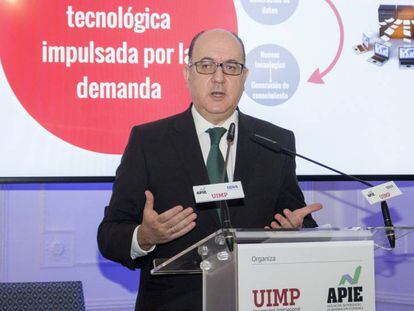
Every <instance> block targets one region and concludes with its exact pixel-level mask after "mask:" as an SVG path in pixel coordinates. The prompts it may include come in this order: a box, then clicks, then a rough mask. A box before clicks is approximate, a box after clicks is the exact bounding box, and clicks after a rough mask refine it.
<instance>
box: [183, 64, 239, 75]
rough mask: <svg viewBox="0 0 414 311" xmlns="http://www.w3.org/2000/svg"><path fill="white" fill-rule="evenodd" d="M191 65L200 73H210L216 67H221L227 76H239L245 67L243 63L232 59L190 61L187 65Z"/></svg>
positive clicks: (213, 71)
mask: <svg viewBox="0 0 414 311" xmlns="http://www.w3.org/2000/svg"><path fill="white" fill-rule="evenodd" d="M193 65H194V66H195V67H196V70H197V72H198V73H200V74H202V75H211V74H213V73H215V72H216V71H217V68H218V67H221V69H222V70H223V73H224V74H226V75H229V76H239V75H241V73H242V72H243V69H244V68H245V66H244V65H243V64H240V63H237V62H233V61H228V62H223V63H216V62H213V61H211V60H201V61H198V62H195V63H190V64H189V67H192V66H193Z"/></svg>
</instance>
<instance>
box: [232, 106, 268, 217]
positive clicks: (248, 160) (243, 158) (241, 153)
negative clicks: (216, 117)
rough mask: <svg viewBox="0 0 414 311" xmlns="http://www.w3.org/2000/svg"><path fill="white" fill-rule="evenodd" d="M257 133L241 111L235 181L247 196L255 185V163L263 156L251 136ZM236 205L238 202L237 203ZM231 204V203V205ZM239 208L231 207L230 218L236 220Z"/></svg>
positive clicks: (253, 125)
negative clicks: (239, 183) (252, 185)
mask: <svg viewBox="0 0 414 311" xmlns="http://www.w3.org/2000/svg"><path fill="white" fill-rule="evenodd" d="M255 131H256V127H255V124H254V123H253V122H251V120H250V119H249V118H248V117H247V116H246V115H244V114H243V113H241V112H240V111H239V126H238V138H237V154H236V165H235V169H234V181H241V183H242V186H243V190H244V192H245V195H248V192H249V188H250V184H254V183H255V174H256V173H257V172H255V168H254V166H255V163H257V159H258V157H259V156H260V154H261V150H260V148H259V147H258V145H257V144H255V143H254V142H253V141H252V140H251V139H250V135H251V134H252V133H254V132H255ZM235 203H236V202H235ZM230 204H231V203H230ZM237 210H238V207H237V206H234V207H233V208H232V207H230V217H231V218H232V219H234V218H235V216H236V214H237Z"/></svg>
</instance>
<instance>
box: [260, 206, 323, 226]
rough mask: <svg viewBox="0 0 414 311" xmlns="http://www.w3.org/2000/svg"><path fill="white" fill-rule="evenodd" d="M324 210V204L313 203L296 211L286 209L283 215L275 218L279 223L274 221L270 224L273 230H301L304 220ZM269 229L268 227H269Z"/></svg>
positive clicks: (276, 215) (277, 215)
mask: <svg viewBox="0 0 414 311" xmlns="http://www.w3.org/2000/svg"><path fill="white" fill-rule="evenodd" d="M321 208H322V204H320V203H313V204H310V205H306V206H305V207H302V208H298V209H296V210H294V211H291V210H289V209H287V208H286V209H284V210H283V214H284V215H280V214H275V216H274V218H275V219H276V220H277V221H272V222H271V223H270V227H271V228H273V229H278V228H301V227H302V224H303V219H304V218H305V217H306V216H307V215H309V214H311V213H313V212H316V211H319V210H320V209H321ZM267 228H268V227H267Z"/></svg>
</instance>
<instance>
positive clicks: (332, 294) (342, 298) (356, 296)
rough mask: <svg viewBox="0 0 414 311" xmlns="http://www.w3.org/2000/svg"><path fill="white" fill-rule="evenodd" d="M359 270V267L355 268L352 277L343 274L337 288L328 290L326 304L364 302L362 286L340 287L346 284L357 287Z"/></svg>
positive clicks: (360, 268)
mask: <svg viewBox="0 0 414 311" xmlns="http://www.w3.org/2000/svg"><path fill="white" fill-rule="evenodd" d="M361 270H362V267H361V266H358V267H356V268H355V271H354V276H353V277H351V276H350V275H349V274H344V275H343V276H342V277H341V279H340V281H339V286H338V287H331V288H329V291H328V299H327V303H328V304H332V303H344V302H362V301H363V300H364V297H363V296H362V292H363V287H362V286H348V287H345V286H341V285H346V283H348V284H349V285H357V284H358V282H359V278H360V275H361Z"/></svg>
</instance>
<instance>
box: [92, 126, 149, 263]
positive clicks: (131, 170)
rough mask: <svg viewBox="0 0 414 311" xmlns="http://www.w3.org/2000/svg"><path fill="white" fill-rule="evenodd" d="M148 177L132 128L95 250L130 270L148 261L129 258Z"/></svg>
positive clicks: (140, 258)
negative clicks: (97, 248) (97, 249)
mask: <svg viewBox="0 0 414 311" xmlns="http://www.w3.org/2000/svg"><path fill="white" fill-rule="evenodd" d="M147 189H148V175H147V168H146V161H145V154H144V150H143V143H142V141H141V137H140V134H139V129H138V128H137V127H135V128H133V129H132V131H131V135H130V137H129V141H128V144H127V147H126V149H125V152H124V154H123V156H122V159H121V163H120V165H119V167H118V169H117V171H116V177H115V182H114V185H113V189H112V190H113V191H112V197H111V200H110V202H109V205H108V206H107V207H106V208H105V214H104V218H103V220H102V222H101V224H100V225H99V228H98V247H99V250H100V252H101V253H102V255H103V256H104V257H106V258H108V259H110V260H113V261H116V262H119V263H121V264H122V265H124V266H126V267H128V268H129V269H135V268H140V267H141V266H142V265H143V263H144V262H145V261H146V260H148V258H146V257H147V256H144V257H139V258H137V259H135V260H133V259H131V241H132V236H133V232H134V229H135V228H136V226H137V225H138V224H140V223H141V222H142V213H143V208H144V204H145V194H144V192H145V190H147Z"/></svg>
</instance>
